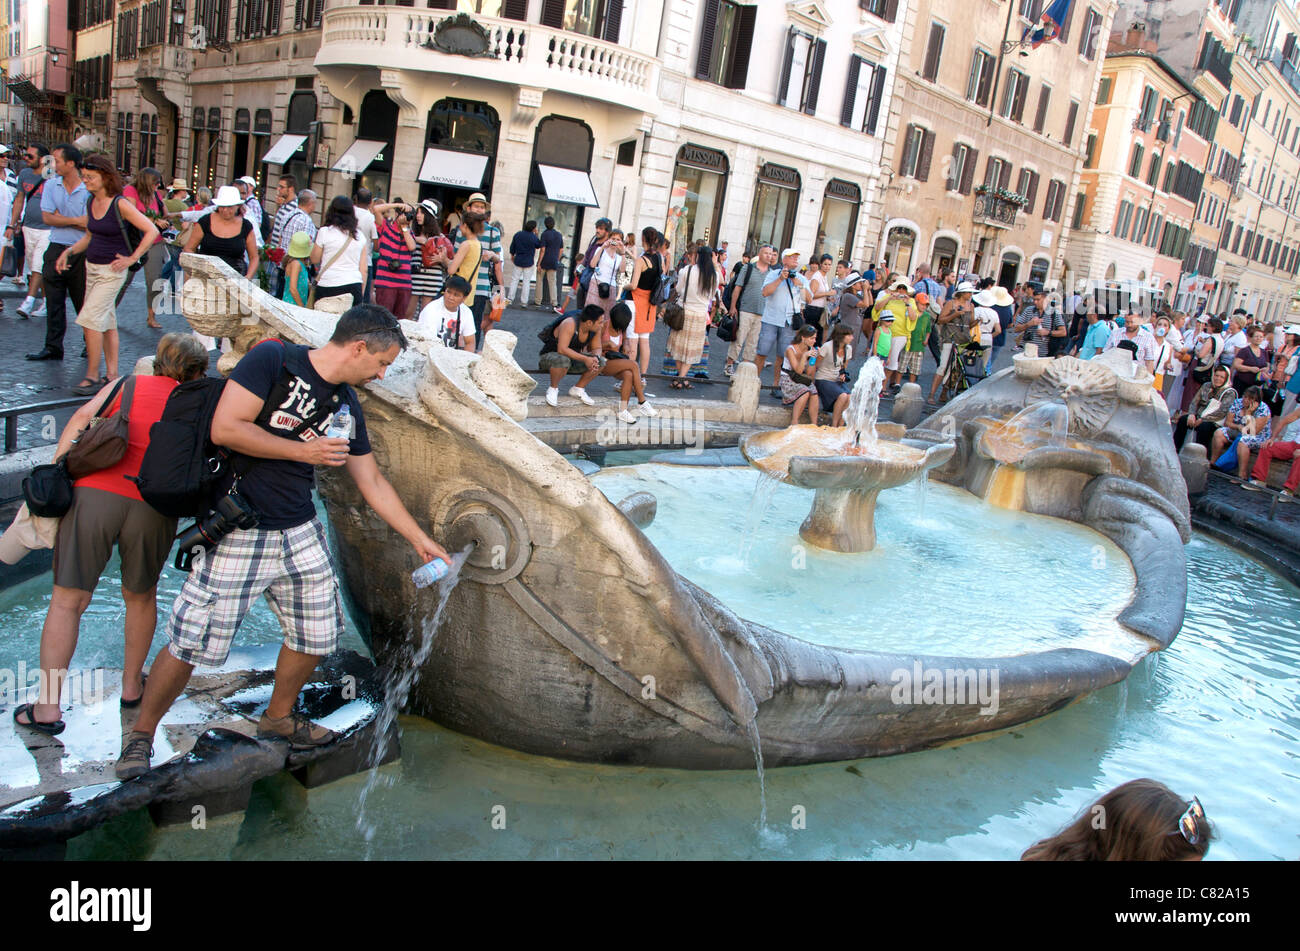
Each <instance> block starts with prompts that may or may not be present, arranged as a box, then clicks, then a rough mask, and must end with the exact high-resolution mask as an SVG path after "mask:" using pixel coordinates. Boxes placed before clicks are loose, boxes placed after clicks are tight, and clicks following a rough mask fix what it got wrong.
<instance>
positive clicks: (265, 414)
mask: <svg viewBox="0 0 1300 951" xmlns="http://www.w3.org/2000/svg"><path fill="white" fill-rule="evenodd" d="M276 342H277V343H279V344H280V347H281V349H282V350H283V352H284V362H283V363H282V364H281V366H280V376H279V378H278V379H277V380H276V381H275V385H274V386H272V387H271V392H270V393H268V394H267V395H266V399H265V400H264V401H263V402H262V411H261V412H260V413H258V414H257V417H256V418H255V419H254V422H255V423H257V424H258V425H259V426H262V427H263V428H265V426H266V423H267V422H268V421H269V420H270V418H271V416H272V415H273V414H274V413H275V411H276V410H277V409H279V408H280V404H281V403H283V402H284V401H285V400H286V399H288V398H289V391H290V390H291V389H293V380H294V377H301V376H302V375H303V373H304V372H305V369H306V368H305V367H304V363H305V362H306V360H307V351H308V350H309V349H310V348H309V347H306V346H303V345H301V344H291V343H285V342H284V341H283V340H277V341H276ZM346 385H347V384H345V383H339V384H338V385H337V386H335V387H334V389H333V390H332V391H331V392H330V399H329V400H327V401H326V403H325V404H324V406H323V407H322V408H321V409H325V410H328V412H325V413H322V412H321V409H318V410H317V411H316V412H315V413H313V414H312V415H310V416H308V417H307V418H306V419H304V420H303V421H302V422H301V423H299V424H298V425H297V426H296V427H294V429H293V431H292V432H290V433H289V435H288V436H287V437H285V438H288V439H297V438H298V437H300V436H301V435H302V434H303V433H305V432H307V430H309V429H311V428H312V427H313V426H315V425H316V424H317V423H319V422H320V421H321V420H322V419H324V418H325V417H326V416H329V415H331V414H332V413H334V411H335V409H336V407H337V406H338V405H339V403H340V402H342V399H343V396H342V392H343V388H344V387H345V386H346ZM231 456H232V457H233V458H232V466H233V468H234V470H235V474H236V476H237V477H239V478H243V477H244V476H246V475H248V473H249V472H250V471H252V469H253V468H254V467H255V466H257V464H258V463H260V462H263V461H264V460H263V458H262V457H261V456H248V455H245V454H244V453H231Z"/></svg>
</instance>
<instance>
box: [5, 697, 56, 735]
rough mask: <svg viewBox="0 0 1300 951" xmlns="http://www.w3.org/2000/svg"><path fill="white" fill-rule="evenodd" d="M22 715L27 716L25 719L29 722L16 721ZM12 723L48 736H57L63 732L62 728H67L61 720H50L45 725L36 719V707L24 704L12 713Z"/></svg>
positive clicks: (31, 704)
mask: <svg viewBox="0 0 1300 951" xmlns="http://www.w3.org/2000/svg"><path fill="white" fill-rule="evenodd" d="M23 713H26V714H27V719H28V721H30V722H28V723H24V722H23V721H22V720H20V719H18V717H19V715H20V714H23ZM14 723H16V724H18V726H25V727H27V729H29V730H36V731H38V732H40V733H44V734H46V735H48V736H58V735H59V734H60V733H62V732H63V730H64V727H66V726H67V724H65V723H64V722H63V721H62V720H51V721H50V722H48V723H47V722H45V721H43V720H38V719H36V705H35V704H34V703H24V704H22V705H20V706H19V707H18V709H17V710H15V711H14Z"/></svg>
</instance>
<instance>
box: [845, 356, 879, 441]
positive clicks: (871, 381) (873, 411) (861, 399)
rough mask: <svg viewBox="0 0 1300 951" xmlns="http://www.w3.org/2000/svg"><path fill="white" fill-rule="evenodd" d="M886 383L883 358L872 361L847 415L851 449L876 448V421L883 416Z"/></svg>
mask: <svg viewBox="0 0 1300 951" xmlns="http://www.w3.org/2000/svg"><path fill="white" fill-rule="evenodd" d="M884 383H885V365H884V364H883V363H881V362H880V358H879V357H875V356H873V357H870V358H869V359H868V360H867V362H866V363H864V364H862V369H860V370H859V371H858V380H857V382H856V383H854V384H853V393H852V394H851V395H850V396H849V408H848V412H846V413H845V414H844V422H845V426H846V427H847V436H848V440H847V442H846V443H845V444H846V445H848V446H862V447H864V448H867V449H870V448H871V447H873V446H875V444H876V417H877V416H878V415H879V413H880V388H881V387H882V386H883V385H884Z"/></svg>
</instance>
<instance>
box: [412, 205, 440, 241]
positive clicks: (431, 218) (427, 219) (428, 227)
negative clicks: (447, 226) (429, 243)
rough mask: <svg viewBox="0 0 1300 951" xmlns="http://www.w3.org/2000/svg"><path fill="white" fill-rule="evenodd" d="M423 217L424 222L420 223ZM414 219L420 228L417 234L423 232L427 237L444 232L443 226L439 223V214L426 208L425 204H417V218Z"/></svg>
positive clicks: (416, 225)
mask: <svg viewBox="0 0 1300 951" xmlns="http://www.w3.org/2000/svg"><path fill="white" fill-rule="evenodd" d="M421 219H423V224H421V223H420V220H421ZM413 221H414V222H415V227H416V228H418V229H419V230H418V231H417V232H416V233H417V234H422V235H424V236H425V237H426V238H432V237H435V236H437V235H440V234H442V227H441V226H440V225H439V224H438V216H437V215H435V214H434V213H433V212H431V211H429V209H428V208H425V207H424V205H416V206H415V218H414V219H413Z"/></svg>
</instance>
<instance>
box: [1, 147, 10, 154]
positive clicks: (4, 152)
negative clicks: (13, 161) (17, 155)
mask: <svg viewBox="0 0 1300 951" xmlns="http://www.w3.org/2000/svg"><path fill="white" fill-rule="evenodd" d="M8 154H9V146H7V145H0V155H8Z"/></svg>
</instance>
